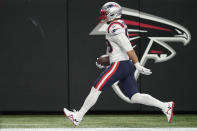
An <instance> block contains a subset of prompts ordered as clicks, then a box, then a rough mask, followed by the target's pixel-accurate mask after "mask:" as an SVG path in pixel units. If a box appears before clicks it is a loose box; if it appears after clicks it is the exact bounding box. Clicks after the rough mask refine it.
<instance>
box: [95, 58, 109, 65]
mask: <svg viewBox="0 0 197 131" xmlns="http://www.w3.org/2000/svg"><path fill="white" fill-rule="evenodd" d="M96 62H97V63H98V64H101V65H102V66H109V65H110V62H109V56H108V55H102V56H100V57H99V58H98V59H97V61H96Z"/></svg>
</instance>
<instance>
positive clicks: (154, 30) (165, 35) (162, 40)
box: [90, 8, 191, 102]
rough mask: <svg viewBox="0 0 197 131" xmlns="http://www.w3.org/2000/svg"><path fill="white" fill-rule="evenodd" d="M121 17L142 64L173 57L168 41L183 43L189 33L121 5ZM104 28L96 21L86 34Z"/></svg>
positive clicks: (173, 51) (186, 41)
mask: <svg viewBox="0 0 197 131" xmlns="http://www.w3.org/2000/svg"><path fill="white" fill-rule="evenodd" d="M122 19H123V20H124V22H125V23H126V24H127V26H128V32H129V40H130V41H131V43H132V46H133V47H134V49H136V50H138V49H139V48H140V52H142V53H141V54H138V56H141V58H139V59H140V64H141V65H142V66H144V65H145V64H146V62H147V60H149V59H153V60H155V62H164V61H167V60H169V59H171V58H173V57H174V56H175V55H176V52H175V50H174V49H173V48H172V47H170V46H169V43H172V44H174V43H182V44H183V45H184V46H186V45H187V44H189V42H190V40H191V34H190V32H189V31H188V30H187V29H186V28H185V27H183V26H181V25H180V24H177V23H175V22H172V21H170V20H167V19H164V18H161V17H157V16H154V15H151V14H147V13H143V12H140V11H138V10H134V9H128V8H122ZM106 28H107V24H104V23H99V24H98V25H97V26H96V27H95V28H94V29H93V30H92V31H91V32H90V35H105V32H106ZM140 44H141V45H140ZM138 76H139V72H138V71H137V70H136V71H135V78H136V79H137V78H138ZM112 87H113V89H114V90H115V92H116V93H117V94H118V95H119V96H120V97H121V98H122V99H124V100H126V99H127V98H125V96H124V94H123V93H122V92H121V90H120V89H119V87H118V86H117V83H116V84H114V85H113V86H112ZM126 101H127V100H126ZM127 102H129V101H127Z"/></svg>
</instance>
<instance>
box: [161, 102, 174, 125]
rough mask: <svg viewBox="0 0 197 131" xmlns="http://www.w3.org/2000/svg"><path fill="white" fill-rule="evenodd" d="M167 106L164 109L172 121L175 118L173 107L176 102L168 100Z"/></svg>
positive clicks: (169, 120)
mask: <svg viewBox="0 0 197 131" xmlns="http://www.w3.org/2000/svg"><path fill="white" fill-rule="evenodd" d="M167 104H168V105H167V107H166V108H165V109H164V110H163V113H164V114H165V115H166V117H167V119H168V122H169V123H171V122H172V119H173V108H174V102H173V101H172V102H167Z"/></svg>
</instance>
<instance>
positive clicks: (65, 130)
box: [0, 128, 197, 131]
mask: <svg viewBox="0 0 197 131" xmlns="http://www.w3.org/2000/svg"><path fill="white" fill-rule="evenodd" d="M0 131H197V128H2V129H0Z"/></svg>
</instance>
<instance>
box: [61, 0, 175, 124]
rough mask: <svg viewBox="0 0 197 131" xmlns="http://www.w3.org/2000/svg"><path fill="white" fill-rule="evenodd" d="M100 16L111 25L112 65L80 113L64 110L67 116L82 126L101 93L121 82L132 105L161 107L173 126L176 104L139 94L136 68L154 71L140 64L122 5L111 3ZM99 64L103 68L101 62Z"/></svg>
mask: <svg viewBox="0 0 197 131" xmlns="http://www.w3.org/2000/svg"><path fill="white" fill-rule="evenodd" d="M100 14H101V16H100V17H99V19H100V22H107V24H108V28H107V30H106V42H107V55H108V56H109V60H110V66H109V67H107V68H106V69H105V70H104V72H102V73H101V74H100V76H99V77H98V79H97V80H96V81H95V83H94V85H93V87H92V89H91V91H90V93H89V95H88V96H87V98H86V100H85V102H84V104H83V106H82V107H81V109H80V110H79V111H69V110H68V109H66V108H64V113H65V115H66V116H67V117H68V118H69V119H70V120H71V121H72V122H73V123H74V125H76V126H77V125H79V124H80V122H81V121H82V119H83V117H84V115H85V114H86V112H87V111H88V110H89V109H90V108H91V107H92V106H93V105H94V104H95V103H96V101H97V99H98V97H99V95H100V94H101V92H102V91H104V90H105V89H106V88H109V87H111V86H112V85H113V84H114V83H115V82H117V81H120V83H121V84H122V85H123V90H124V93H125V95H126V96H127V97H128V98H129V99H130V101H131V103H138V104H144V105H148V106H154V107H157V108H160V109H161V110H162V111H163V113H164V114H165V115H166V116H167V120H168V122H169V123H170V122H171V121H172V117H173V107H174V102H161V101H159V100H157V99H155V98H153V97H152V96H150V95H148V94H143V93H139V90H138V87H137V82H136V79H135V78H134V72H135V69H136V70H138V71H139V72H140V73H141V74H144V75H150V74H151V73H152V72H151V70H150V69H147V68H145V67H143V66H141V65H140V63H139V60H138V57H137V55H136V53H135V51H134V49H133V47H132V45H131V43H130V41H129V39H128V31H127V25H126V24H125V23H124V21H123V20H121V14H122V9H121V6H120V5H119V4H117V3H115V2H108V3H106V4H104V5H103V7H102V9H101V11H100ZM96 65H97V66H98V67H102V66H101V65H99V64H98V63H96Z"/></svg>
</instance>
